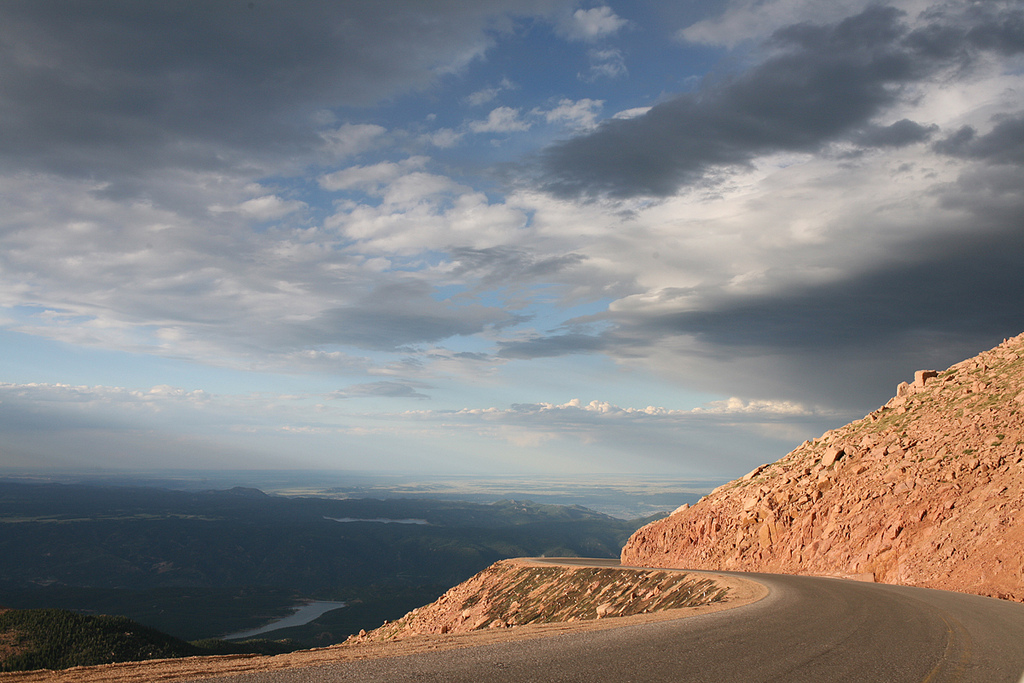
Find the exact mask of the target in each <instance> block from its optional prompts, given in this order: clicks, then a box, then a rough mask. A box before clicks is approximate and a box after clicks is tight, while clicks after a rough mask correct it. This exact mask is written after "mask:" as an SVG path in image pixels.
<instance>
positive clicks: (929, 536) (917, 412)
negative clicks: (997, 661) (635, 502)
mask: <svg viewBox="0 0 1024 683" xmlns="http://www.w3.org/2000/svg"><path fill="white" fill-rule="evenodd" d="M1022 511H1024V335H1021V336H1018V337H1015V338H1013V339H1009V340H1007V341H1005V342H1003V343H1002V344H1000V345H999V346H998V347H996V348H994V349H992V350H990V351H986V352H984V353H982V354H980V355H978V356H976V357H974V358H971V359H968V360H965V361H963V362H960V363H957V364H956V365H953V366H952V367H950V368H949V369H948V370H945V371H943V372H934V371H919V372H917V373H916V375H915V378H914V382H913V383H912V384H908V383H901V384H900V385H899V387H898V388H897V392H896V396H895V397H894V398H893V399H891V400H890V401H889V402H888V403H886V404H885V405H884V406H882V407H880V408H879V409H878V410H876V411H874V412H872V413H871V414H869V415H867V416H866V417H864V418H863V419H861V420H858V421H856V422H852V423H850V424H848V425H846V426H844V427H840V428H839V429H835V430H832V431H829V432H826V433H825V434H823V435H822V436H821V437H820V438H817V439H814V440H813V441H807V442H804V443H803V444H802V445H801V446H799V447H798V448H796V449H795V450H793V451H792V452H791V453H789V454H788V455H786V456H785V457H783V458H782V459H781V460H779V461H777V462H774V463H771V464H768V465H763V466H761V467H758V468H757V469H755V470H754V471H752V472H750V473H749V474H747V475H746V476H744V477H742V478H741V479H738V480H736V481H733V482H731V483H729V484H726V485H724V486H722V487H719V488H718V489H716V490H715V491H713V492H712V493H711V494H710V495H708V496H706V497H705V498H703V499H701V500H700V501H699V502H698V503H697V504H696V505H694V506H692V507H689V506H685V505H684V506H683V507H682V508H680V509H679V510H676V511H675V512H674V513H673V514H672V515H671V516H669V517H668V518H666V519H663V520H660V521H657V522H654V523H652V524H649V525H647V526H645V527H643V528H641V529H640V530H638V531H637V532H636V533H635V534H634V535H633V536H632V537H631V538H630V540H629V542H628V543H627V544H626V546H625V547H624V548H623V550H622V562H623V564H624V565H638V566H653V567H686V568H692V569H737V570H745V571H767V572H784V573H793V574H817V575H833V576H844V577H853V578H861V579H864V580H873V581H878V582H885V583H899V584H907V585H916V586H926V587H930V588H941V589H946V590H957V591H964V592H969V593H977V594H981V595H989V596H994V597H1001V598H1009V599H1013V600H1017V601H1022V600H1024V580H1022V579H1024V521H1022Z"/></svg>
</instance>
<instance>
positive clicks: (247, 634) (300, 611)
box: [222, 600, 345, 640]
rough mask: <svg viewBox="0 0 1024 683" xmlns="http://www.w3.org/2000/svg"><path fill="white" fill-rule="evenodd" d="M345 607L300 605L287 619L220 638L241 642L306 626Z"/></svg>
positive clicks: (319, 602) (318, 603) (320, 602)
mask: <svg viewBox="0 0 1024 683" xmlns="http://www.w3.org/2000/svg"><path fill="white" fill-rule="evenodd" d="M344 606H345V603H343V602H331V601H329V600H313V601H310V602H308V603H306V604H304V605H300V606H299V607H297V608H296V609H295V611H294V612H292V613H291V614H290V615H288V616H287V617H282V618H281V619H278V620H276V621H272V622H270V623H269V624H267V625H265V626H261V627H260V628H256V629H252V630H249V631H239V632H238V633H232V634H230V635H226V636H222V637H223V639H224V640H241V639H243V638H255V637H256V636H259V635H262V634H264V633H269V632H270V631H276V630H277V629H279V628H288V627H290V626H302V625H303V624H308V623H309V622H311V621H313V620H314V619H316V618H317V617H319V616H321V615H322V614H325V613H327V612H330V611H331V610H334V609H340V608H342V607H344Z"/></svg>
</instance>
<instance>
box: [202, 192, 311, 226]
mask: <svg viewBox="0 0 1024 683" xmlns="http://www.w3.org/2000/svg"><path fill="white" fill-rule="evenodd" d="M304 208H306V203H305V202H302V201H299V200H297V199H281V198H280V197H278V196H277V195H274V194H266V195H263V196H261V197H253V198H252V199H247V200H245V201H244V202H241V203H240V204H236V205H235V206H232V207H222V206H213V207H210V210H211V211H213V212H214V213H223V212H225V211H234V212H236V213H239V214H242V215H243V216H247V217H249V218H254V219H256V220H258V221H271V220H277V219H279V218H284V217H285V216H287V215H288V214H291V213H295V212H296V211H301V210H303V209H304Z"/></svg>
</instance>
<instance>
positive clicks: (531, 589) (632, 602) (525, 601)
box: [349, 560, 729, 643]
mask: <svg viewBox="0 0 1024 683" xmlns="http://www.w3.org/2000/svg"><path fill="white" fill-rule="evenodd" d="M728 594H729V586H727V585H725V584H723V583H722V582H721V580H720V579H715V578H709V577H705V576H700V575H689V574H685V573H681V572H667V571H658V570H640V569H629V570H621V569H617V568H615V569H613V568H609V567H585V566H581V567H563V566H554V565H544V564H538V563H535V562H531V561H529V560H503V561H501V562H496V563H495V564H493V565H491V566H490V567H488V568H487V569H485V570H484V571H482V572H480V573H479V574H477V575H476V576H474V577H472V578H471V579H469V580H468V581H464V582H463V583H460V584H459V585H458V586H455V587H454V588H452V589H451V590H449V591H448V592H447V593H445V594H444V595H442V596H441V597H440V598H438V599H437V600H436V601H435V602H433V603H431V604H429V605H426V606H424V607H420V608H418V609H415V610H413V611H412V612H409V614H407V615H405V616H404V617H402V618H401V619H399V620H397V621H394V622H392V623H390V624H388V623H386V624H384V625H383V626H381V627H380V628H378V629H375V630H373V631H371V632H369V633H360V634H359V635H358V636H354V637H352V638H350V639H349V640H350V642H351V643H358V642H368V641H382V642H383V641H392V640H401V639H403V638H408V637H410V636H420V635H437V634H443V633H465V632H469V631H476V630H480V629H496V628H507V627H510V626H523V625H526V624H546V623H554V622H573V621H586V620H591V619H603V618H605V617H619V616H631V615H634V614H645V613H648V612H657V611H661V610H668V609H678V608H681V607H700V606H704V605H710V604H712V603H718V602H722V601H724V600H725V599H726V596H727V595H728Z"/></svg>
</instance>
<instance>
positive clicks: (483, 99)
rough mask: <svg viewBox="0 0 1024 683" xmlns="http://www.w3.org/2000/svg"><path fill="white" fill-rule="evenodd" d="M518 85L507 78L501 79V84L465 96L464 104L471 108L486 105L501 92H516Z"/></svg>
mask: <svg viewBox="0 0 1024 683" xmlns="http://www.w3.org/2000/svg"><path fill="white" fill-rule="evenodd" d="M518 88H519V86H518V85H516V84H515V83H513V82H512V81H510V80H509V79H507V78H503V79H501V82H500V83H499V84H498V85H496V86H494V87H489V88H481V89H480V90H477V91H475V92H472V93H470V94H469V95H467V96H466V103H467V104H469V105H470V106H473V107H479V106H480V105H483V104H487V103H488V102H491V101H492V100H494V98H496V97H497V96H498V95H500V94H501V93H502V92H505V91H507V90H517V89H518Z"/></svg>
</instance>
